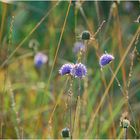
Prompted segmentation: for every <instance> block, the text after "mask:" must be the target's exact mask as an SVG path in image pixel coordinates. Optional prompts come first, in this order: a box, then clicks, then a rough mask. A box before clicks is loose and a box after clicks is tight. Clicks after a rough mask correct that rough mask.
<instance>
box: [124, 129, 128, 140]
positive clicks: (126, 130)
mask: <svg viewBox="0 0 140 140" xmlns="http://www.w3.org/2000/svg"><path fill="white" fill-rule="evenodd" d="M127 133H128V128H124V139H125V140H126V139H127Z"/></svg>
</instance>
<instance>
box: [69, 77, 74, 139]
mask: <svg viewBox="0 0 140 140" xmlns="http://www.w3.org/2000/svg"><path fill="white" fill-rule="evenodd" d="M72 86H73V79H72V78H71V80H70V88H69V91H68V94H69V98H70V99H69V111H70V112H69V113H70V132H71V136H70V138H71V139H72V95H73V93H72Z"/></svg>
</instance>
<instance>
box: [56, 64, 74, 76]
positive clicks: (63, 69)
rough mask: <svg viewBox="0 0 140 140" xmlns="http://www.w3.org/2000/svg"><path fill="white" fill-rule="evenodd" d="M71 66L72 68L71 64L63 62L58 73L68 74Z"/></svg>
mask: <svg viewBox="0 0 140 140" xmlns="http://www.w3.org/2000/svg"><path fill="white" fill-rule="evenodd" d="M72 68H73V64H64V65H62V67H61V68H60V70H59V73H60V74H61V75H66V74H70V73H71V70H72Z"/></svg>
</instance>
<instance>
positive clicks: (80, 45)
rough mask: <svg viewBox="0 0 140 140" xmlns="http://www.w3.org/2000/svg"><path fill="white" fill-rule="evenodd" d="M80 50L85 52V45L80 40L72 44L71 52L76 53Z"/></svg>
mask: <svg viewBox="0 0 140 140" xmlns="http://www.w3.org/2000/svg"><path fill="white" fill-rule="evenodd" d="M80 51H83V52H85V45H84V44H83V43H82V42H76V43H75V44H74V48H73V52H74V53H76V54H77V53H78V52H80Z"/></svg>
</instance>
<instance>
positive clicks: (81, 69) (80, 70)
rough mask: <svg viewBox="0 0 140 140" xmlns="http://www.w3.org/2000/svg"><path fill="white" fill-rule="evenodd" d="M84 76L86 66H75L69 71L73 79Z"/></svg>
mask: <svg viewBox="0 0 140 140" xmlns="http://www.w3.org/2000/svg"><path fill="white" fill-rule="evenodd" d="M86 74H87V69H86V66H85V65H83V64H81V63H78V64H75V65H74V67H73V69H72V70H71V75H73V76H74V77H78V78H83V77H85V76H86Z"/></svg>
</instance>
